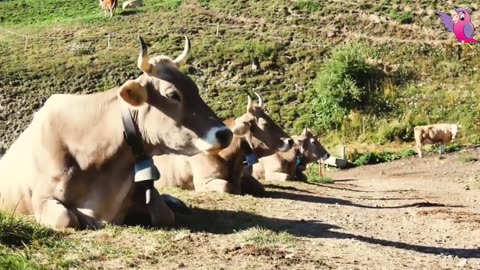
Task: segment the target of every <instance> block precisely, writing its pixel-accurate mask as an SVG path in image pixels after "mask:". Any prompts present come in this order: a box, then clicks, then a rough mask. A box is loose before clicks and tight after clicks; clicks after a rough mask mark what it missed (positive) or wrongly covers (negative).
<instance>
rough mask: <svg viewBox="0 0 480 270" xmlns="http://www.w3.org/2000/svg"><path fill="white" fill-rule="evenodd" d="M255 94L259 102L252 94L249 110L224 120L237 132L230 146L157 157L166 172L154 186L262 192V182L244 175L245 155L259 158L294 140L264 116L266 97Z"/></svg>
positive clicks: (234, 192)
mask: <svg viewBox="0 0 480 270" xmlns="http://www.w3.org/2000/svg"><path fill="white" fill-rule="evenodd" d="M255 94H256V95H257V97H258V98H259V105H254V104H253V102H252V99H251V98H250V96H249V97H248V103H247V111H246V113H245V114H243V115H242V116H240V117H238V118H229V119H226V120H225V121H224V123H225V124H226V125H227V126H228V127H230V128H231V130H232V132H233V134H234V138H233V139H232V142H231V143H230V146H228V147H227V148H225V149H222V150H221V151H220V152H218V153H217V154H205V153H200V154H197V155H195V156H192V157H188V156H185V155H173V154H170V155H162V156H156V157H154V162H155V165H156V166H157V167H159V168H160V170H161V171H162V172H163V175H162V176H161V177H160V180H159V181H156V182H155V187H156V188H158V189H161V188H163V187H166V186H174V187H179V188H182V189H187V190H195V191H216V192H226V193H232V194H245V193H248V194H252V195H261V194H262V193H263V192H264V187H263V185H262V184H261V183H260V182H258V181H257V180H256V179H253V178H251V177H249V176H248V175H246V176H244V175H243V169H244V164H243V161H244V160H245V159H246V158H247V161H250V158H251V157H252V155H253V159H256V158H261V157H263V156H267V155H271V154H273V153H276V152H278V151H287V150H289V149H290V148H291V147H292V146H293V140H292V139H291V138H288V137H285V135H286V134H285V133H283V132H279V131H281V129H280V128H278V126H277V125H275V123H273V121H272V120H271V119H270V118H266V117H264V116H266V115H265V113H264V111H263V108H262V107H261V106H260V105H262V104H263V101H262V99H261V97H260V95H258V94H257V93H255ZM262 116H263V117H262ZM266 123H268V124H266ZM247 166H248V165H247Z"/></svg>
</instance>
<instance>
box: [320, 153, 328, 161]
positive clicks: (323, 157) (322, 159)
mask: <svg viewBox="0 0 480 270" xmlns="http://www.w3.org/2000/svg"><path fill="white" fill-rule="evenodd" d="M329 158H330V154H329V153H325V154H324V155H323V156H322V157H321V158H320V159H319V160H318V161H319V162H323V161H325V160H327V159H329Z"/></svg>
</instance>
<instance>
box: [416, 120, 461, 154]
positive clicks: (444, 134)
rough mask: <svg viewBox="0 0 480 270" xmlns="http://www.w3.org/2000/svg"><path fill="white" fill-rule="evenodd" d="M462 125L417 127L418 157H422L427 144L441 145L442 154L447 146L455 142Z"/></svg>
mask: <svg viewBox="0 0 480 270" xmlns="http://www.w3.org/2000/svg"><path fill="white" fill-rule="evenodd" d="M460 128H461V125H459V124H433V125H425V126H416V127H415V128H414V129H413V133H414V136H415V144H416V146H417V151H418V157H420V158H421V157H422V156H423V154H422V146H423V145H426V144H440V154H443V152H444V146H445V144H448V143H450V142H451V141H452V140H455V137H456V136H457V133H458V131H459V130H460Z"/></svg>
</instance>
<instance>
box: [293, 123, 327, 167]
mask: <svg viewBox="0 0 480 270" xmlns="http://www.w3.org/2000/svg"><path fill="white" fill-rule="evenodd" d="M292 137H293V139H294V141H295V148H297V149H298V151H299V152H300V154H301V156H302V159H303V160H302V162H303V163H305V165H306V164H308V163H311V162H319V161H324V160H326V159H328V158H329V157H330V154H329V153H328V151H327V150H325V148H324V147H323V145H322V144H321V143H320V142H319V141H318V140H317V139H316V138H315V137H314V136H313V134H312V133H311V132H310V130H309V129H308V128H305V129H304V130H303V132H302V134H301V135H298V136H292Z"/></svg>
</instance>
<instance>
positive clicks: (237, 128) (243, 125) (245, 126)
mask: <svg viewBox="0 0 480 270" xmlns="http://www.w3.org/2000/svg"><path fill="white" fill-rule="evenodd" d="M249 129H250V123H248V122H244V121H242V120H241V119H239V118H237V119H235V125H234V126H233V128H231V130H232V132H233V134H235V135H236V136H243V135H245V134H246V133H247V132H248V130H249Z"/></svg>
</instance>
